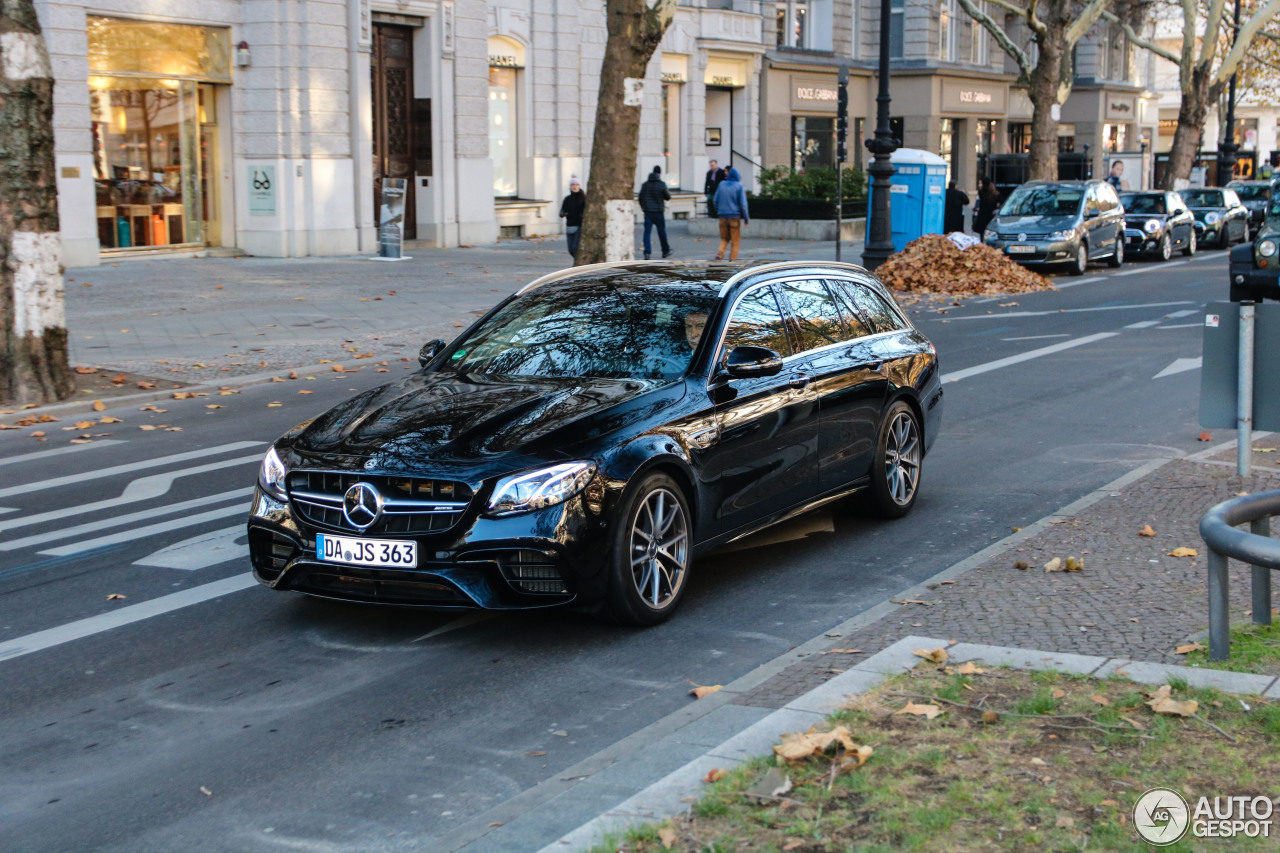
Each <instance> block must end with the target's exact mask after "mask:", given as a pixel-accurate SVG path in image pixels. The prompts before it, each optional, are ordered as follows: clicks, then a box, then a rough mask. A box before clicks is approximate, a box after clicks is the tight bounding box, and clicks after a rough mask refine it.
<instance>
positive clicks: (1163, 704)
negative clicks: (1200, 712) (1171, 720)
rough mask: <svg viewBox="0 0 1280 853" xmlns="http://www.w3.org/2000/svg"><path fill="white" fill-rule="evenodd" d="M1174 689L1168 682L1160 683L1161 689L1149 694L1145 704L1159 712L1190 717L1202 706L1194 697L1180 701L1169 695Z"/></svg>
mask: <svg viewBox="0 0 1280 853" xmlns="http://www.w3.org/2000/svg"><path fill="white" fill-rule="evenodd" d="M1172 689H1173V688H1171V687H1170V686H1169V685H1168V684H1162V685H1160V689H1159V690H1157V691H1156V692H1154V693H1148V694H1147V701H1146V703H1145V704H1146V705H1147V706H1148V707H1149V708H1151V710H1153V711H1155V712H1156V713H1157V714H1168V715H1170V716H1177V717H1190V716H1191V715H1192V714H1194V713H1195V712H1196V710H1197V709H1198V708H1199V707H1200V703H1199V702H1197V701H1196V700H1194V699H1188V700H1186V701H1184V702H1180V701H1178V700H1177V699H1174V698H1172V697H1171V696H1170V695H1169V693H1170V691H1171V690H1172Z"/></svg>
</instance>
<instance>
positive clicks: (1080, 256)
mask: <svg viewBox="0 0 1280 853" xmlns="http://www.w3.org/2000/svg"><path fill="white" fill-rule="evenodd" d="M982 239H983V242H984V243H986V244H987V245H988V246H991V247H992V248H995V249H999V250H1000V251H1002V252H1004V253H1005V254H1006V255H1007V256H1008V257H1009V258H1010V260H1014V261H1017V262H1018V263H1020V264H1066V265H1067V267H1068V270H1069V271H1070V272H1071V274H1072V275H1082V274H1083V273H1084V271H1085V268H1086V267H1087V266H1088V265H1089V261H1093V260H1101V259H1104V258H1105V259H1106V260H1107V261H1108V262H1109V263H1110V264H1111V266H1113V267H1118V266H1120V265H1121V264H1122V263H1124V207H1123V206H1122V205H1121V204H1120V199H1119V197H1118V196H1117V195H1116V191H1115V189H1114V188H1112V186H1111V185H1110V184H1108V183H1107V182H1106V181H1030V182H1028V183H1025V184H1023V185H1022V186H1020V187H1018V188H1017V189H1016V190H1014V191H1013V192H1012V193H1011V194H1010V195H1009V198H1008V199H1006V200H1005V203H1004V205H1003V206H1001V208H1000V211H999V213H998V214H997V215H996V217H995V219H992V220H991V224H990V225H988V226H987V230H986V232H985V233H984V234H983V235H982Z"/></svg>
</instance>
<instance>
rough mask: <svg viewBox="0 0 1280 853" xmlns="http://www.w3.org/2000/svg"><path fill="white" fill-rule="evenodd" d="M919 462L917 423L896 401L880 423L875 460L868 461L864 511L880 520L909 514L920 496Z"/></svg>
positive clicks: (910, 411) (909, 410)
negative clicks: (869, 476)
mask: <svg viewBox="0 0 1280 853" xmlns="http://www.w3.org/2000/svg"><path fill="white" fill-rule="evenodd" d="M923 461H924V440H923V437H922V436H921V434H920V420H919V419H918V418H917V417H916V413H915V411H914V410H913V409H912V408H911V407H910V406H908V405H907V404H906V403H904V402H903V401H901V400H898V401H897V402H895V403H894V404H893V405H891V406H890V407H889V408H888V409H887V410H886V411H885V413H884V417H883V418H882V419H881V421H880V434H879V437H878V438H877V439H876V449H875V456H874V457H873V458H872V460H871V485H870V486H869V487H868V488H867V489H866V492H865V493H864V498H863V505H864V507H865V508H866V509H867V510H868V511H869V512H870V513H872V514H873V515H878V516H880V517H881V518H902V516H904V515H906V514H907V513H909V512H911V508H912V507H913V506H915V504H916V496H917V495H919V494H920V467H921V463H922V462H923Z"/></svg>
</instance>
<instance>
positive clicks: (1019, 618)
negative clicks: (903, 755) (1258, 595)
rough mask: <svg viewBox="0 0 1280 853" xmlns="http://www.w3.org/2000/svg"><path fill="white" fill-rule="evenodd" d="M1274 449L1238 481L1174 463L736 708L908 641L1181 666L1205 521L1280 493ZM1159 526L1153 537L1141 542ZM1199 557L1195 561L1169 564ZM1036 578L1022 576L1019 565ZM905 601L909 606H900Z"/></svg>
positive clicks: (1195, 620)
mask: <svg viewBox="0 0 1280 853" xmlns="http://www.w3.org/2000/svg"><path fill="white" fill-rule="evenodd" d="M1276 443H1277V437H1276V436H1269V437H1267V438H1265V439H1262V440H1260V441H1258V442H1256V443H1255V444H1254V449H1255V452H1254V454H1253V460H1254V471H1253V474H1252V475H1251V476H1250V477H1246V478H1240V477H1237V476H1236V473H1235V471H1236V469H1235V451H1234V449H1229V450H1224V451H1222V452H1220V453H1218V454H1215V455H1214V456H1213V457H1211V458H1210V459H1207V460H1195V461H1193V460H1190V459H1176V460H1173V461H1170V462H1168V463H1167V464H1165V465H1163V466H1161V467H1160V468H1158V469H1156V470H1155V471H1154V472H1152V473H1151V474H1149V475H1148V476H1146V477H1144V478H1142V479H1140V480H1138V481H1136V482H1134V483H1132V484H1130V485H1128V486H1127V487H1125V488H1123V489H1121V490H1120V491H1118V492H1114V493H1112V494H1111V495H1110V496H1107V497H1104V498H1103V499H1102V500H1100V501H1098V502H1096V503H1094V504H1093V505H1091V506H1089V507H1087V508H1086V509H1085V510H1083V511H1082V512H1080V513H1079V514H1078V515H1076V516H1074V517H1062V518H1059V519H1057V520H1056V521H1057V523H1051V524H1049V525H1048V526H1047V527H1046V529H1044V530H1043V531H1041V532H1040V533H1038V534H1037V535H1035V536H1033V537H1031V538H1030V539H1026V540H1024V541H1022V542H1020V543H1016V544H1011V545H1010V547H1009V548H1008V549H1007V550H1005V551H1003V552H1001V553H1000V554H998V555H996V556H994V557H992V558H991V559H990V560H988V561H986V564H985V565H983V566H981V567H979V568H974V569H972V570H970V571H968V572H966V573H964V574H962V575H960V576H959V577H957V578H955V582H954V583H953V584H945V585H939V586H937V587H936V588H934V589H930V590H928V591H927V593H925V594H924V595H922V596H919V600H922V601H927V602H928V605H920V604H903V605H901V607H900V608H899V609H898V610H897V611H896V612H895V613H893V614H892V615H890V616H888V617H885V618H883V619H881V620H879V621H878V622H875V623H873V624H871V625H868V626H866V627H864V628H862V629H860V630H858V631H856V632H852V633H850V634H848V635H846V636H842V637H838V638H832V640H831V643H830V645H829V647H828V648H833V649H860V650H861V653H860V654H847V653H840V654H830V653H829V654H820V653H819V654H813V655H810V656H809V657H807V658H806V659H804V660H803V661H801V662H799V663H796V664H794V665H792V666H791V667H789V668H788V669H786V670H784V671H783V672H781V673H779V674H778V675H777V676H775V677H774V678H772V679H770V680H769V681H768V682H765V683H764V684H762V685H761V686H760V687H758V688H756V689H755V690H753V691H751V692H749V693H746V694H744V695H743V696H741V697H740V698H739V699H737V700H736V701H737V702H739V703H740V704H744V705H754V706H759V707H769V708H780V707H782V706H783V705H785V704H786V703H787V702H788V701H790V700H792V699H794V698H795V697H797V696H800V695H802V694H804V693H806V692H807V691H809V690H812V689H813V688H814V687H816V686H818V685H820V684H821V683H822V682H824V681H825V680H827V679H829V678H831V677H832V676H833V675H835V674H837V673H839V672H841V671H843V670H845V669H848V668H850V667H852V666H855V665H856V664H857V663H858V662H859V661H861V660H864V659H865V658H866V657H867V656H869V655H873V654H875V653H876V652H878V651H879V650H881V649H884V648H886V647H887V646H889V645H891V644H893V643H894V642H896V641H898V640H900V639H901V638H903V637H905V636H909V635H911V634H925V635H928V636H934V637H950V638H955V639H959V640H962V641H965V642H971V643H988V644H992V645H1000V646H1016V647H1021V648H1031V649H1044V650H1048V651H1055V652H1073V653H1077V654H1088V655H1103V656H1107V657H1128V658H1132V659H1133V660H1140V661H1155V662H1163V663H1175V664H1176V663H1181V661H1182V658H1181V656H1179V655H1176V654H1174V653H1173V650H1174V648H1176V647H1177V646H1179V645H1181V644H1183V643H1185V642H1187V641H1188V640H1190V639H1192V638H1195V637H1197V636H1199V635H1200V634H1201V633H1202V632H1203V631H1204V630H1205V629H1206V628H1207V625H1208V592H1207V583H1208V579H1207V568H1206V561H1207V555H1208V549H1207V548H1206V547H1205V544H1204V542H1203V541H1202V540H1201V539H1200V534H1199V524H1200V517H1201V516H1202V515H1204V513H1205V512H1206V511H1207V510H1208V509H1209V508H1210V507H1212V506H1213V505H1214V504H1216V503H1219V502H1220V501H1224V500H1227V499H1228V498H1232V497H1235V496H1236V495H1238V494H1241V493H1243V492H1249V493H1254V492H1260V491H1266V490H1269V489H1277V488H1280V458H1277V457H1280V452H1277V453H1264V452H1258V450H1259V448H1267V447H1276ZM1146 525H1150V526H1151V527H1152V529H1153V530H1154V531H1155V533H1156V535H1155V536H1154V537H1143V536H1139V535H1138V531H1140V530H1142V528H1143V527H1144V526H1146ZM1178 547H1188V548H1194V549H1196V551H1198V552H1199V555H1198V556H1196V557H1192V558H1185V557H1184V558H1178V557H1170V556H1168V554H1169V552H1170V551H1172V550H1173V549H1175V548H1178ZM1068 556H1074V557H1077V558H1079V559H1081V560H1083V563H1084V568H1083V570H1082V571H1080V572H1073V573H1065V572H1055V573H1046V572H1045V570H1044V566H1045V564H1046V563H1048V562H1049V561H1050V560H1052V559H1053V558H1055V557H1059V558H1062V559H1063V561H1064V562H1065V560H1066V557H1068ZM1019 561H1020V562H1025V563H1027V564H1028V566H1029V567H1028V568H1027V569H1025V570H1019V569H1017V568H1015V566H1014V564H1015V562H1019ZM1230 572H1231V590H1230V591H1231V605H1232V619H1233V621H1236V620H1245V619H1248V616H1247V615H1246V612H1247V611H1248V608H1249V606H1250V602H1249V568H1248V567H1247V566H1245V565H1243V564H1241V563H1238V562H1236V561H1234V560H1233V561H1231V569H1230ZM899 600H901V597H899Z"/></svg>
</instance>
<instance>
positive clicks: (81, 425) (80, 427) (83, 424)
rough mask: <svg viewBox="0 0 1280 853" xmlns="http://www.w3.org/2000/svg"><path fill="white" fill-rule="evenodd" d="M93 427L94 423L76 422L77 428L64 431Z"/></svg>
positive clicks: (71, 427)
mask: <svg viewBox="0 0 1280 853" xmlns="http://www.w3.org/2000/svg"><path fill="white" fill-rule="evenodd" d="M91 426H93V421H76V423H75V426H69V427H63V429H88V428H89V427H91Z"/></svg>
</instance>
